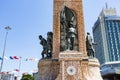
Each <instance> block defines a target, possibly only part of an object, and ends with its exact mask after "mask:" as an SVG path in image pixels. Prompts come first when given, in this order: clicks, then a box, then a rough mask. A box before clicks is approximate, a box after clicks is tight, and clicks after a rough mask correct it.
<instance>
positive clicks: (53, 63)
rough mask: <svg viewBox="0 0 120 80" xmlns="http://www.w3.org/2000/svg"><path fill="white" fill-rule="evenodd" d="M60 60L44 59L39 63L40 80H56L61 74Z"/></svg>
mask: <svg viewBox="0 0 120 80" xmlns="http://www.w3.org/2000/svg"><path fill="white" fill-rule="evenodd" d="M59 65H60V63H59V62H58V60H51V59H46V60H45V59H44V60H40V61H39V63H38V74H39V80H55V79H56V78H57V75H58V74H59V67H60V66H59Z"/></svg>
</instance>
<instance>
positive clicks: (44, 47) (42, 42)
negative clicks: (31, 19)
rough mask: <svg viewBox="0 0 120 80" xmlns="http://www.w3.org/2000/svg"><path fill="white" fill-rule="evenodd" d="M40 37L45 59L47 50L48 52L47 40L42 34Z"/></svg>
mask: <svg viewBox="0 0 120 80" xmlns="http://www.w3.org/2000/svg"><path fill="white" fill-rule="evenodd" d="M39 39H40V40H41V41H40V44H41V45H42V46H43V51H42V53H41V55H42V59H44V58H45V57H44V54H46V55H47V52H48V49H47V41H46V40H45V39H44V38H43V37H42V36H41V35H39Z"/></svg>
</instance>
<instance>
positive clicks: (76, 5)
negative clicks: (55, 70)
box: [53, 0, 87, 59]
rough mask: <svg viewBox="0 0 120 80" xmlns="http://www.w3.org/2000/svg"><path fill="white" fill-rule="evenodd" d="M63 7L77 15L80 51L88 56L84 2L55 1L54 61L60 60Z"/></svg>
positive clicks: (80, 0) (76, 0)
mask: <svg viewBox="0 0 120 80" xmlns="http://www.w3.org/2000/svg"><path fill="white" fill-rule="evenodd" d="M62 6H67V7H68V8H69V9H71V10H73V11H74V12H75V13H76V17H77V29H78V51H79V52H81V53H82V54H83V56H84V57H86V56H87V54H86V45H85V30H84V18H83V7H82V0H54V16H53V59H58V56H59V52H60V12H61V11H62Z"/></svg>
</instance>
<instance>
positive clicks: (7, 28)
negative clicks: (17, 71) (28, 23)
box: [0, 26, 11, 72]
mask: <svg viewBox="0 0 120 80" xmlns="http://www.w3.org/2000/svg"><path fill="white" fill-rule="evenodd" d="M5 29H6V30H7V32H6V36H5V42H4V48H3V54H2V61H1V66H0V72H2V67H3V62H4V55H5V49H6V42H7V35H8V31H9V30H11V28H10V27H9V26H7V27H5Z"/></svg>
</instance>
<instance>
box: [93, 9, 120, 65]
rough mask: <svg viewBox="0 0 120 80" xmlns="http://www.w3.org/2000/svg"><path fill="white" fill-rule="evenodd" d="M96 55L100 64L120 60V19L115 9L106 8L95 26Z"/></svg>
mask: <svg viewBox="0 0 120 80" xmlns="http://www.w3.org/2000/svg"><path fill="white" fill-rule="evenodd" d="M93 38H94V42H95V43H96V44H97V45H95V55H96V57H97V58H98V59H99V61H100V63H101V64H102V63H105V62H110V61H118V60H120V17H119V16H117V13H116V9H115V8H105V9H103V10H102V12H101V13H100V15H99V17H98V19H97V21H96V22H95V24H94V26H93Z"/></svg>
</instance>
